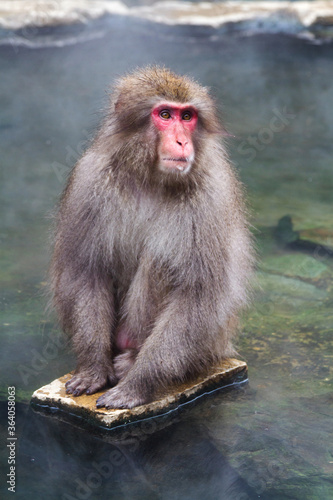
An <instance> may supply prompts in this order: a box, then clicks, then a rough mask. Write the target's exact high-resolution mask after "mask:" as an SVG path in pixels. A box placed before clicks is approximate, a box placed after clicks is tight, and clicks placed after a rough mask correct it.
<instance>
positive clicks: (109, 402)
mask: <svg viewBox="0 0 333 500" xmlns="http://www.w3.org/2000/svg"><path fill="white" fill-rule="evenodd" d="M148 402H149V399H148V398H145V397H143V396H141V395H140V394H138V392H137V391H134V390H133V389H131V388H130V387H129V385H128V384H126V383H125V384H124V383H121V382H120V383H119V384H118V385H117V386H116V387H113V389H110V390H109V391H107V392H106V393H105V394H103V395H102V396H100V397H99V398H98V399H97V401H96V406H97V408H102V407H103V406H105V408H107V409H110V408H134V407H135V406H141V405H143V404H146V403H148Z"/></svg>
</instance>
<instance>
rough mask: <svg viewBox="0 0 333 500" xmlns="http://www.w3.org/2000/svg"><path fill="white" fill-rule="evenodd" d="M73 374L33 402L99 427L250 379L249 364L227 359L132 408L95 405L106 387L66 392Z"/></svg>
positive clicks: (171, 407) (40, 392) (164, 409)
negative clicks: (78, 393) (75, 394)
mask: <svg viewBox="0 0 333 500" xmlns="http://www.w3.org/2000/svg"><path fill="white" fill-rule="evenodd" d="M71 376H72V375H71V373H68V374H67V375H64V376H63V377H60V378H58V379H56V380H54V381H53V382H51V383H50V384H48V385H45V386H44V387H41V388H40V389H38V390H36V391H35V392H34V393H33V395H32V398H31V403H32V406H33V407H34V408H35V409H37V410H43V409H44V410H46V411H47V410H48V411H51V412H57V410H59V413H60V412H61V416H62V417H64V418H65V419H66V417H68V418H69V419H70V418H71V417H73V416H75V417H79V418H81V419H82V420H83V421H85V422H87V423H89V424H92V425H94V426H96V427H100V428H101V427H102V428H103V427H104V428H107V429H111V428H113V427H117V426H119V425H124V424H127V423H130V422H135V421H138V420H142V419H144V418H148V417H153V416H157V415H163V414H165V413H166V412H168V411H170V410H174V409H176V408H177V407H178V406H180V405H182V404H184V403H187V402H190V401H192V400H194V399H195V398H197V397H198V396H200V395H203V394H205V393H208V392H211V391H213V390H216V389H218V388H221V387H227V386H230V385H236V384H239V383H241V382H245V381H246V380H247V365H246V363H245V362H244V361H239V360H237V359H226V360H224V362H223V363H222V364H221V365H219V366H216V367H214V368H212V369H211V370H210V372H209V373H208V374H206V375H205V376H200V377H198V378H197V379H196V380H192V381H191V382H189V383H187V384H181V385H177V386H174V387H172V388H171V389H170V390H169V392H168V393H167V394H166V395H163V397H161V398H160V399H157V400H156V401H153V402H152V403H149V404H146V405H142V406H137V407H136V408H132V409H131V410H129V409H119V410H107V409H105V408H96V400H97V398H98V397H99V396H101V395H102V394H103V393H104V392H106V390H104V391H100V392H98V393H96V394H93V395H91V396H88V395H86V394H83V395H82V396H78V397H73V396H72V395H71V394H67V393H66V388H65V383H66V382H67V381H68V380H69V379H70V378H71Z"/></svg>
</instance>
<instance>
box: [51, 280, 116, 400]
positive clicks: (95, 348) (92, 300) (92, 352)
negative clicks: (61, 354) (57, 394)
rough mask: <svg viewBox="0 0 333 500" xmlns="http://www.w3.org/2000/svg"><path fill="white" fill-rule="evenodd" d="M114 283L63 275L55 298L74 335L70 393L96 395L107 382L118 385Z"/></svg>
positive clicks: (64, 320)
mask: <svg viewBox="0 0 333 500" xmlns="http://www.w3.org/2000/svg"><path fill="white" fill-rule="evenodd" d="M110 291H112V283H111V281H110V280H109V279H107V278H105V277H99V276H94V279H93V280H92V279H91V277H90V278H89V276H87V274H86V273H82V274H81V275H79V276H77V277H76V278H75V279H74V280H73V279H72V280H69V279H68V278H67V279H65V275H64V273H63V275H62V276H61V277H60V279H59V282H58V285H57V287H56V293H55V301H56V305H57V309H58V312H59V316H60V319H61V320H62V325H63V328H64V330H65V331H66V332H67V333H69V335H70V336H71V338H72V342H73V348H74V351H75V353H76V356H77V368H76V371H75V374H74V376H73V377H72V379H71V380H70V381H69V382H67V384H66V388H67V392H69V393H72V394H73V395H74V396H79V395H80V394H82V393H83V392H86V393H87V394H93V393H94V392H96V391H98V390H99V389H101V388H102V387H104V386H105V385H107V384H108V383H109V384H111V385H115V384H116V382H117V379H116V377H115V375H114V370H113V364H112V359H111V331H112V323H113V297H112V294H111V293H110Z"/></svg>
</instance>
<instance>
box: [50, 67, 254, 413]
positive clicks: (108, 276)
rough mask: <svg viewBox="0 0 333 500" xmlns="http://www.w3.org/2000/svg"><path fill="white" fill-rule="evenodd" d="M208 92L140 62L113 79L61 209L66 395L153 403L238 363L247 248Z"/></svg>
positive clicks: (56, 271) (58, 255)
mask: <svg viewBox="0 0 333 500" xmlns="http://www.w3.org/2000/svg"><path fill="white" fill-rule="evenodd" d="M217 115H218V113H217V111H216V109H215V105H214V102H213V100H212V98H211V97H210V96H209V94H208V91H207V89H205V88H203V87H201V86H200V85H199V84H197V83H196V82H194V81H192V80H191V79H189V78H187V77H180V76H177V75H175V74H174V73H172V72H171V71H169V70H167V69H164V68H159V67H149V68H145V69H142V70H138V71H135V72H134V73H132V74H129V75H127V76H125V77H124V78H122V79H120V80H119V81H118V82H117V84H116V86H115V88H114V91H113V95H112V99H111V104H110V111H109V113H108V115H107V117H106V119H105V121H104V124H103V125H102V127H101V130H100V132H99V133H98V135H97V137H96V139H95V141H94V142H93V144H92V146H91V147H90V149H88V151H87V152H86V153H85V154H84V155H83V157H82V158H81V159H80V161H79V162H78V163H77V165H76V166H75V168H74V170H73V172H72V175H71V177H70V179H69V182H68V185H67V187H66V189H65V191H64V194H63V196H62V199H61V203H60V210H59V214H58V218H57V229H56V235H55V244H54V254H53V259H52V264H51V285H52V290H53V303H54V306H55V309H56V311H57V312H58V316H59V318H60V321H61V325H62V327H63V329H64V331H65V332H68V333H69V335H70V336H71V338H72V342H73V347H74V351H75V353H76V356H77V368H76V371H75V373H74V376H73V377H72V378H71V380H70V381H69V382H67V384H66V388H67V392H68V393H71V394H73V395H74V396H79V395H81V394H83V393H86V394H93V393H95V392H97V391H100V390H102V389H103V388H105V387H107V386H108V387H111V388H110V389H109V390H108V391H107V392H105V393H104V394H103V395H102V396H100V397H99V398H98V399H97V407H103V406H105V407H106V408H132V407H134V406H138V405H142V404H145V403H148V402H151V401H152V400H153V399H154V398H156V396H157V395H161V394H163V392H166V391H167V388H168V386H170V385H171V384H173V383H178V382H181V381H185V380H187V379H189V378H191V377H193V376H196V375H198V374H200V373H205V372H206V371H207V370H208V369H209V368H210V367H211V366H212V365H213V364H214V363H218V362H219V361H221V360H222V359H223V358H224V357H229V356H232V355H233V354H234V352H235V351H234V348H233V346H232V337H233V335H234V332H235V329H236V325H237V316H238V313H239V311H240V309H241V308H242V307H243V306H245V305H246V304H247V300H248V299H247V297H248V293H247V290H248V282H249V277H250V275H251V268H252V263H253V253H252V244H251V237H250V235H249V231H248V228H247V222H246V216H245V210H244V205H243V195H242V188H241V185H240V183H239V181H238V180H237V178H236V176H235V173H234V172H233V169H232V167H231V166H230V164H229V162H228V158H227V154H226V151H225V149H224V147H223V145H222V144H221V135H222V133H223V128H222V126H221V125H220V122H219V119H218V116H217Z"/></svg>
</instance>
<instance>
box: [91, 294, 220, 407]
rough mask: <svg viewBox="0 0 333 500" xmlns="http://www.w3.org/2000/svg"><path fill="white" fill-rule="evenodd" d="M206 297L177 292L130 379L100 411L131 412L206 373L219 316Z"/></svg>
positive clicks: (105, 397)
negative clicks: (159, 393) (175, 384)
mask: <svg viewBox="0 0 333 500" xmlns="http://www.w3.org/2000/svg"><path fill="white" fill-rule="evenodd" d="M208 299H209V297H208V296H203V294H202V292H198V291H197V290H195V289H192V290H188V289H187V290H175V291H173V292H172V294H171V295H170V297H169V301H168V303H167V304H166V306H165V307H164V308H163V309H162V311H161V313H160V315H159V317H158V319H157V321H156V323H155V327H154V328H153V331H152V333H151V335H150V336H149V337H148V338H147V339H146V341H145V343H144V344H143V346H142V348H141V350H140V352H139V354H138V357H137V359H136V362H135V363H134V365H133V367H132V368H131V369H130V370H129V372H128V374H127V375H126V377H125V378H124V379H123V380H121V381H120V382H119V384H118V385H117V386H116V387H114V388H113V389H111V390H109V391H108V392H106V393H105V394H104V395H103V396H101V397H100V398H99V399H98V400H97V407H102V406H105V407H106V408H132V407H134V406H138V405H142V404H146V403H148V402H150V401H152V400H153V398H154V396H155V394H156V392H157V391H158V389H161V388H163V387H164V388H165V387H166V386H168V385H169V384H170V383H172V382H175V381H176V382H177V381H178V382H179V381H182V380H184V379H185V378H186V377H187V376H189V375H194V374H196V373H198V372H201V371H203V370H204V369H205V368H206V367H207V366H209V365H210V364H211V362H212V358H213V356H214V354H212V353H215V352H216V344H217V342H218V339H217V338H216V337H217V336H218V324H217V313H216V310H215V311H214V310H213V309H214V308H213V307H212V303H209V300H208Z"/></svg>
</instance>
